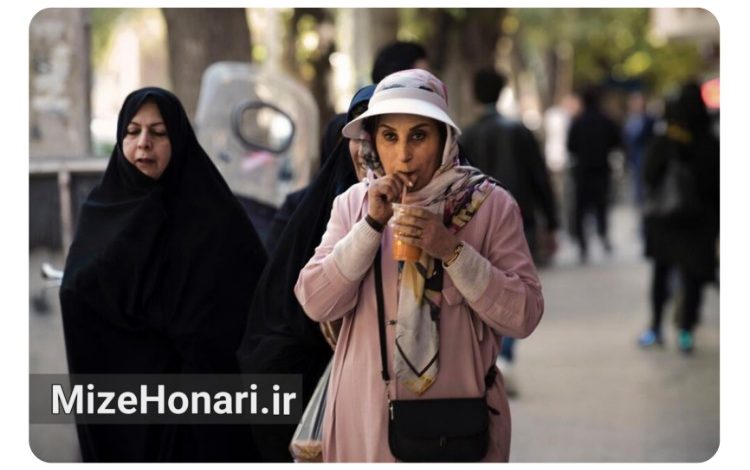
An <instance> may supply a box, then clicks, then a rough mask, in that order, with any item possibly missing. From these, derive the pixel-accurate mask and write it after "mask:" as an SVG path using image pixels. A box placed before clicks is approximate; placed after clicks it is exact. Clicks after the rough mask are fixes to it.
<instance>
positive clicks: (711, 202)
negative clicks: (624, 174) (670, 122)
mask: <svg viewBox="0 0 750 470" xmlns="http://www.w3.org/2000/svg"><path fill="white" fill-rule="evenodd" d="M670 159H680V160H681V161H682V162H683V163H684V164H685V168H687V169H688V170H689V174H690V176H691V181H690V183H691V184H690V187H692V188H693V190H692V192H691V194H689V195H687V196H688V199H690V201H691V210H690V213H689V214H688V215H685V216H680V217H669V216H659V215H649V214H646V216H645V219H644V221H645V231H646V255H647V256H648V257H650V258H652V259H654V260H656V261H657V262H660V263H665V264H670V265H674V266H677V267H680V268H682V269H684V270H687V272H689V273H690V274H692V276H694V277H695V278H698V279H701V280H711V279H714V277H715V274H716V268H717V263H718V260H717V246H716V242H717V239H718V234H719V142H718V140H717V139H716V138H714V137H713V136H712V135H711V134H710V133H704V134H699V135H696V136H694V138H693V140H692V142H690V143H680V142H678V141H677V140H674V139H672V138H670V137H668V136H667V135H660V136H658V137H656V138H655V139H654V141H653V142H652V144H651V145H650V146H649V148H648V151H647V152H646V159H645V162H644V169H643V178H644V183H645V185H646V204H647V205H648V201H649V197H651V196H650V195H652V194H654V193H655V191H656V190H657V188H658V186H659V185H660V184H662V183H663V182H664V179H665V178H664V176H665V173H666V169H667V166H668V164H669V160H670Z"/></svg>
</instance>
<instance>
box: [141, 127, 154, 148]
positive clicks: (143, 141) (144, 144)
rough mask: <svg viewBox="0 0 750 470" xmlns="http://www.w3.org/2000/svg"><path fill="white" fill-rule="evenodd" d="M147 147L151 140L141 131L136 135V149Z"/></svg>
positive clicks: (146, 133)
mask: <svg viewBox="0 0 750 470" xmlns="http://www.w3.org/2000/svg"><path fill="white" fill-rule="evenodd" d="M149 145H151V138H150V137H149V135H148V132H146V131H141V133H140V134H139V135H138V148H146V147H148V146H149Z"/></svg>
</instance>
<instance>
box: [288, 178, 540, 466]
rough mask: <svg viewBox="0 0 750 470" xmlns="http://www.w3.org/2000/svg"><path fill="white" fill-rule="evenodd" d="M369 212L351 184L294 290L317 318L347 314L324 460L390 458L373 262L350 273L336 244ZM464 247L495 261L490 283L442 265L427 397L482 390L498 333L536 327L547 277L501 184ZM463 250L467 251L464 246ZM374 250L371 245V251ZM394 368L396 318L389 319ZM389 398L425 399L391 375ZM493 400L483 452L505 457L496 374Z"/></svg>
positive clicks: (385, 255) (391, 306) (504, 404)
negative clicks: (468, 295) (471, 285)
mask: <svg viewBox="0 0 750 470" xmlns="http://www.w3.org/2000/svg"><path fill="white" fill-rule="evenodd" d="M366 213H367V188H366V186H365V185H364V183H358V184H356V185H354V186H352V187H351V188H350V189H349V190H348V191H347V192H346V193H344V194H342V195H340V196H339V197H338V198H336V200H335V201H334V204H333V209H332V212H331V219H330V221H329V223H328V227H327V229H326V233H325V234H324V235H323V238H322V240H321V243H320V245H319V246H318V247H317V249H316V250H315V254H314V255H313V257H312V259H310V261H309V262H308V263H307V265H306V266H305V267H304V268H303V269H302V271H301V272H300V276H299V279H298V280H297V284H296V286H295V288H294V292H295V294H296V296H297V298H298V299H299V302H300V304H301V305H302V307H303V309H304V310H305V312H306V313H307V315H308V316H309V317H310V318H312V319H313V320H315V321H330V320H334V319H337V318H342V317H343V325H342V328H341V333H340V335H339V340H338V344H337V347H336V352H335V353H334V357H333V369H332V371H331V380H330V383H329V388H328V402H327V406H326V410H325V413H324V425H323V460H324V461H325V462H394V461H395V458H394V457H393V455H392V454H391V452H390V449H389V447H388V435H387V430H388V410H387V405H386V403H387V401H386V392H385V383H384V382H383V380H382V378H381V375H380V369H381V362H380V343H379V339H378V322H377V307H376V301H375V284H374V275H373V270H372V268H370V269H369V270H368V271H367V272H366V273H365V275H364V277H363V278H362V279H357V280H354V281H351V280H349V279H347V278H346V277H345V276H344V275H343V274H342V272H341V270H340V269H339V267H338V265H337V263H336V260H335V258H334V256H333V255H332V253H333V248H334V246H335V245H336V243H337V242H338V241H339V240H340V239H341V238H343V237H344V236H345V235H347V233H348V232H349V231H350V229H351V228H352V226H353V225H354V224H355V223H356V222H357V221H359V220H360V219H362V218H363V217H364V215H365V214H366ZM390 235H391V234H390V227H386V229H385V230H384V232H383V236H382V239H381V242H380V245H381V250H382V271H383V291H384V295H385V310H386V320H390V319H395V318H393V317H394V316H395V315H396V293H397V291H396V282H397V263H396V262H395V261H393V260H392V259H391V256H390V253H391V236H390ZM458 236H459V238H461V239H462V240H463V241H464V242H465V244H466V245H467V247H472V248H473V249H469V250H467V249H466V248H465V249H464V251H463V252H462V253H461V257H464V256H466V257H469V256H475V257H476V256H480V255H481V256H483V257H484V258H486V259H488V260H489V261H490V263H491V265H492V268H491V270H490V279H489V283H488V285H487V288H486V289H485V290H484V292H483V293H482V294H481V295H480V296H479V297H478V299H476V300H475V301H474V302H470V301H468V300H467V299H465V298H464V295H463V294H462V292H460V291H459V290H458V288H457V287H456V286H455V285H454V283H453V280H452V279H451V276H452V275H453V276H459V275H462V273H461V272H453V273H451V272H450V268H449V269H447V270H446V274H447V275H446V276H445V277H444V281H443V283H444V284H443V304H442V309H441V315H440V353H439V364H440V370H439V373H438V377H437V380H436V382H435V383H434V384H433V385H432V386H431V387H430V388H429V389H428V390H427V391H426V392H425V393H424V394H423V395H422V396H421V398H458V397H478V396H481V395H482V394H483V393H484V389H485V386H484V377H485V374H486V373H487V371H488V370H489V368H490V367H491V366H492V365H493V364H494V362H495V359H496V357H497V354H498V351H499V348H500V340H501V338H502V336H511V337H514V338H524V337H526V336H528V335H529V334H531V332H532V331H533V330H534V329H535V328H536V326H537V324H538V323H539V320H540V319H541V316H542V312H543V310H544V301H543V298H542V291H541V285H540V283H539V279H538V277H537V274H536V270H535V267H534V264H533V262H532V260H531V255H530V254H529V249H528V246H527V244H526V240H525V238H524V234H523V224H522V221H521V215H520V212H519V209H518V206H517V204H516V202H515V201H514V200H513V198H512V197H511V196H510V195H509V194H508V193H507V192H506V191H505V190H503V189H501V188H495V189H494V191H493V192H492V194H490V195H489V196H488V198H487V200H485V202H484V204H483V205H482V206H481V207H480V209H479V211H478V212H477V214H476V215H475V216H474V217H473V218H472V219H471V221H469V223H468V224H467V225H466V226H465V227H464V228H463V229H462V230H461V231H460V232H459V233H458ZM464 253H467V254H466V255H464ZM374 255H375V253H372V257H373V259H374ZM386 328H387V329H386V344H387V354H388V364H389V367H390V374H391V377H394V373H393V370H392V358H393V347H394V331H395V327H393V326H387V327H386ZM390 396H391V398H394V399H396V398H398V399H414V398H419V397H417V396H415V395H414V394H413V393H411V392H410V391H408V390H407V389H405V388H404V387H402V386H400V384H397V383H396V381H395V380H392V381H391V384H390ZM487 397H488V398H487V400H488V404H489V405H490V406H491V407H492V408H494V409H496V410H499V411H500V415H499V416H498V415H495V414H491V415H490V428H491V429H490V447H489V451H488V453H487V456H486V458H485V460H486V461H495V462H497V461H501V462H502V461H508V459H509V451H510V409H509V407H508V400H507V397H506V395H505V391H504V388H503V383H502V377H500V375H498V378H497V379H496V381H495V383H494V385H493V386H492V387H491V388H490V390H489V392H488V394H487Z"/></svg>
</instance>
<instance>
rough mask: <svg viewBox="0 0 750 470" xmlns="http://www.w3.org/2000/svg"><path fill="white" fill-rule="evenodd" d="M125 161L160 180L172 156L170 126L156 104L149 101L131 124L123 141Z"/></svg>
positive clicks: (139, 110)
mask: <svg viewBox="0 0 750 470" xmlns="http://www.w3.org/2000/svg"><path fill="white" fill-rule="evenodd" d="M122 151H123V153H124V154H125V158H126V159H127V160H128V161H129V162H130V163H132V164H133V165H134V166H135V167H136V168H138V170H140V172H141V173H143V174H144V175H146V176H148V177H150V178H153V179H155V180H156V179H159V178H160V177H161V175H162V173H164V170H166V169H167V165H169V160H170V158H171V157H172V144H171V142H170V141H169V135H167V126H166V125H165V124H164V121H163V119H162V117H161V113H160V112H159V107H158V106H157V105H156V103H155V102H153V101H146V102H145V103H144V104H143V106H141V107H140V109H138V112H137V113H136V114H135V116H133V119H131V120H130V122H129V123H128V125H127V128H126V130H125V137H124V138H123V139H122Z"/></svg>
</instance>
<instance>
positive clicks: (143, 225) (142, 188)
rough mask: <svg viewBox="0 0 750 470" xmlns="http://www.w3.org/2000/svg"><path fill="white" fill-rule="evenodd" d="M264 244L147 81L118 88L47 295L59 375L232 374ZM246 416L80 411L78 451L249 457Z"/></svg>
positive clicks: (173, 108)
mask: <svg viewBox="0 0 750 470" xmlns="http://www.w3.org/2000/svg"><path fill="white" fill-rule="evenodd" d="M265 262H266V253H265V250H264V249H263V245H262V244H261V241H260V239H259V238H258V235H257V234H256V232H255V229H254V228H253V225H252V223H251V222H250V219H249V218H248V217H247V215H246V214H245V211H244V210H243V208H242V206H241V205H240V203H239V201H238V200H237V199H236V198H235V196H234V195H233V194H232V192H231V191H230V190H229V187H228V186H227V184H226V182H225V181H224V180H223V179H222V177H221V175H220V174H219V172H218V170H217V169H216V167H214V165H213V163H212V162H211V160H210V158H209V157H208V155H206V152H205V151H204V150H203V149H202V148H201V146H200V144H199V143H198V140H197V138H196V137H195V133H194V131H193V129H192V127H191V125H190V122H189V121H188V117H187V115H186V114H185V110H184V109H183V107H182V104H181V103H180V101H179V100H178V99H177V98H176V97H175V96H174V95H173V94H172V93H170V92H168V91H166V90H163V89H160V88H143V89H140V90H136V91H134V92H132V93H131V94H130V95H128V97H127V98H126V99H125V102H124V104H123V106H122V109H121V110H120V114H119V117H118V121H117V143H116V145H115V148H114V150H113V151H112V155H111V157H110V159H109V164H108V166H107V169H106V171H105V172H104V176H103V177H102V180H101V182H100V183H99V184H98V185H97V186H96V187H95V188H94V189H93V190H92V191H91V194H89V196H88V197H87V198H86V201H85V202H84V204H83V207H82V209H81V215H80V219H79V222H78V228H77V231H76V235H75V238H74V240H73V244H72V245H71V247H70V253H69V254H68V258H67V260H66V264H65V274H64V277H63V282H62V286H61V288H60V303H61V305H62V319H63V327H64V333H65V347H66V350H67V359H68V367H69V370H70V373H71V374H187V373H191V374H236V373H238V372H239V369H238V365H237V359H236V357H235V351H236V349H237V345H238V344H239V342H240V339H241V337H242V336H241V335H242V331H243V330H244V327H245V322H246V320H247V311H248V309H249V308H250V299H251V298H252V295H253V291H254V290H255V286H256V284H257V282H258V278H259V277H260V273H261V271H262V270H263V266H264V265H265ZM250 432H251V431H250V428H249V426H246V425H236V424H234V425H223V424H211V425H206V424H203V425H198V424H195V425H192V424H179V425H178V424H163V425H157V424H138V425H123V424H120V425H111V424H110V425H99V424H96V425H94V424H79V425H78V438H79V442H80V445H81V455H82V457H83V460H84V461H86V462H94V461H96V462H149V461H170V462H176V461H180V462H219V461H240V462H245V461H256V460H258V454H257V449H256V448H255V445H254V443H253V441H252V439H251V437H250Z"/></svg>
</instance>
